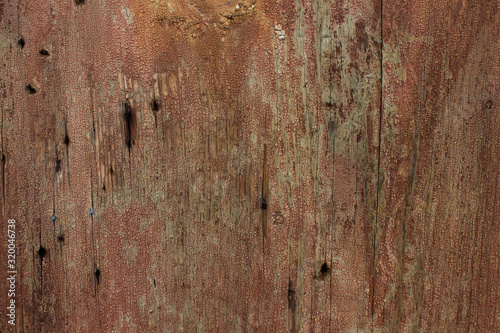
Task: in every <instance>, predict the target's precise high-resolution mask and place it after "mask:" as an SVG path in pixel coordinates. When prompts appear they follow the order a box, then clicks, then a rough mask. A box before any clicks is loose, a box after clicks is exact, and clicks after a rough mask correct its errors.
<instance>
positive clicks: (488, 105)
mask: <svg viewBox="0 0 500 333" xmlns="http://www.w3.org/2000/svg"><path fill="white" fill-rule="evenodd" d="M492 107H493V102H492V101H488V102H486V108H487V109H491V108H492Z"/></svg>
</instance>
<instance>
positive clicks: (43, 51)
mask: <svg viewBox="0 0 500 333" xmlns="http://www.w3.org/2000/svg"><path fill="white" fill-rule="evenodd" d="M40 54H41V55H43V56H45V57H47V56H49V55H50V53H49V51H47V50H46V49H41V50H40Z"/></svg>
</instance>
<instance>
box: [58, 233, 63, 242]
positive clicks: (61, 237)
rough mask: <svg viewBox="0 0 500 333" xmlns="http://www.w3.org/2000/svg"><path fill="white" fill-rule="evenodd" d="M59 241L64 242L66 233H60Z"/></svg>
mask: <svg viewBox="0 0 500 333" xmlns="http://www.w3.org/2000/svg"><path fill="white" fill-rule="evenodd" d="M57 241H58V242H59V243H64V234H59V236H57Z"/></svg>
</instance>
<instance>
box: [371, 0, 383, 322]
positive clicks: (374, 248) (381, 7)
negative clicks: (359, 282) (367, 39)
mask: <svg viewBox="0 0 500 333" xmlns="http://www.w3.org/2000/svg"><path fill="white" fill-rule="evenodd" d="M383 97H384V1H383V0H380V109H379V120H378V152H377V159H378V161H377V199H376V205H375V226H374V228H373V262H372V302H371V303H372V309H371V317H372V318H371V322H372V327H371V331H372V332H373V324H374V318H373V317H374V315H375V283H376V278H375V276H376V274H375V273H376V257H377V255H376V251H377V245H376V244H377V232H378V215H379V203H380V159H381V150H382V117H383V111H384V104H383V102H384V98H383Z"/></svg>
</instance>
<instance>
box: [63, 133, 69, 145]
mask: <svg viewBox="0 0 500 333" xmlns="http://www.w3.org/2000/svg"><path fill="white" fill-rule="evenodd" d="M63 142H64V144H65V145H66V146H67V145H69V136H68V134H66V135H65V136H64V140H63Z"/></svg>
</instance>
